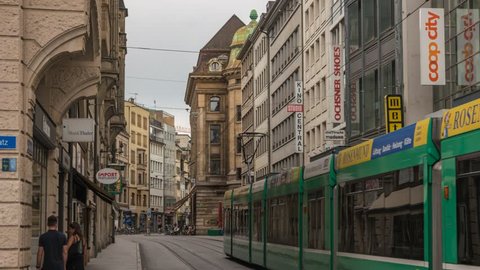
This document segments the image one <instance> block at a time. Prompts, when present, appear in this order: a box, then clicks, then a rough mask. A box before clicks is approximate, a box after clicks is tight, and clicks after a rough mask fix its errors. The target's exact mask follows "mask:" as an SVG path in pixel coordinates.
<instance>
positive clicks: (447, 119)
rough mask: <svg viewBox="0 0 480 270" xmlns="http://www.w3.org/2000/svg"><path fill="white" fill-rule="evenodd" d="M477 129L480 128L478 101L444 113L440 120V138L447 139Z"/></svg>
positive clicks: (479, 102) (479, 104) (479, 101)
mask: <svg viewBox="0 0 480 270" xmlns="http://www.w3.org/2000/svg"><path fill="white" fill-rule="evenodd" d="M478 128H480V99H476V100H474V101H471V102H468V103H466V104H463V105H461V106H457V107H455V108H452V109H450V110H448V111H447V112H445V113H444V114H443V118H442V132H441V138H442V139H445V138H449V137H452V136H455V135H458V134H462V133H465V132H468V131H472V130H474V129H478Z"/></svg>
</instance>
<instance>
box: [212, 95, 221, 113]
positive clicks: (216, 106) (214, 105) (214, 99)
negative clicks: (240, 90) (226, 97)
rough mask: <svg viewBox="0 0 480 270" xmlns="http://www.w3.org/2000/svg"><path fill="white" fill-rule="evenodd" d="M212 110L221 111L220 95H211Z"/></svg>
mask: <svg viewBox="0 0 480 270" xmlns="http://www.w3.org/2000/svg"><path fill="white" fill-rule="evenodd" d="M210 111H211V112H219V111H220V98H219V97H216V96H215V97H211V98H210Z"/></svg>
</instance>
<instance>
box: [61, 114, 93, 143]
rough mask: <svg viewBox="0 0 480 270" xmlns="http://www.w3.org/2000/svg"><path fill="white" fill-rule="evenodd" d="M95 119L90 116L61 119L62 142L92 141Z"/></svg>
mask: <svg viewBox="0 0 480 270" xmlns="http://www.w3.org/2000/svg"><path fill="white" fill-rule="evenodd" d="M94 131H95V121H94V120H93V119H90V118H65V119H63V137H62V139H63V141H64V142H93V141H94V139H95V136H94V135H95V132H94Z"/></svg>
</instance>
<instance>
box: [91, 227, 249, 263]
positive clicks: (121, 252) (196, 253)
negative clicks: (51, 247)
mask: <svg viewBox="0 0 480 270" xmlns="http://www.w3.org/2000/svg"><path fill="white" fill-rule="evenodd" d="M137 249H138V251H137ZM138 255H139V256H140V258H137V256H138ZM140 265H141V268H140ZM100 269H101V270H110V269H112V270H113V269H120V270H135V269H142V270H157V269H165V270H184V269H185V270H188V269H193V270H217V269H218V270H223V269H235V270H237V269H238V270H240V269H254V268H253V267H251V266H248V265H243V264H240V263H239V262H238V261H235V260H231V259H229V258H228V257H227V256H226V255H225V254H224V252H223V238H222V237H203V236H165V235H158V234H157V235H150V236H146V235H118V236H116V243H115V244H112V245H111V246H109V247H107V248H106V249H105V250H104V251H102V252H101V253H100V254H99V256H98V258H95V259H92V261H91V262H90V263H89V264H88V266H87V270H100Z"/></svg>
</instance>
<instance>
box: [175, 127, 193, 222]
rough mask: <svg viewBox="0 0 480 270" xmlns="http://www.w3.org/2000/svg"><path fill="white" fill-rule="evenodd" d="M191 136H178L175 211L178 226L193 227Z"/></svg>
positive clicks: (176, 136)
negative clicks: (190, 164)
mask: <svg viewBox="0 0 480 270" xmlns="http://www.w3.org/2000/svg"><path fill="white" fill-rule="evenodd" d="M190 141H191V138H190V135H188V134H178V133H177V134H176V135H175V145H176V147H177V155H176V156H177V158H176V160H175V166H176V181H177V183H178V185H177V202H176V204H175V207H174V211H175V213H176V217H177V224H178V225H179V226H183V225H191V216H190V214H191V204H190V196H191V194H190V192H191V190H192V183H191V180H190V168H189V167H190V166H189V163H190V149H191V146H190Z"/></svg>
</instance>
